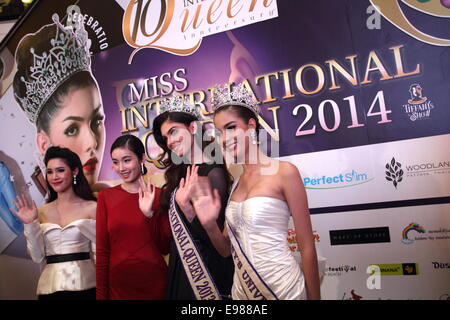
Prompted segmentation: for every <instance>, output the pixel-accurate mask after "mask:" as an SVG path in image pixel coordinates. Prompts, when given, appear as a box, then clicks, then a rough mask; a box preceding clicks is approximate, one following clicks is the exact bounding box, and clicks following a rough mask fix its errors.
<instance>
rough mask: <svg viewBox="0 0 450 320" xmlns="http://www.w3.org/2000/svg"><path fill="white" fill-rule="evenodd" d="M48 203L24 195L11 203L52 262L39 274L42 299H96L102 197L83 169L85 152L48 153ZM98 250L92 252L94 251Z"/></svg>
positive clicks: (30, 240) (32, 245)
mask: <svg viewBox="0 0 450 320" xmlns="http://www.w3.org/2000/svg"><path fill="white" fill-rule="evenodd" d="M44 162H45V166H46V180H47V187H48V190H49V195H48V200H47V203H46V204H44V205H42V206H40V207H39V208H38V207H36V204H35V203H34V201H32V205H31V206H30V205H29V204H28V202H27V200H26V199H25V197H24V196H23V195H19V196H18V199H17V201H14V204H15V206H16V207H17V210H14V209H12V208H11V211H13V212H14V213H15V214H16V215H17V216H18V217H19V218H20V220H22V222H23V223H24V225H25V236H26V239H27V249H28V252H29V254H30V256H31V258H32V260H33V261H34V262H36V263H41V262H42V261H43V260H44V259H45V262H46V265H45V267H44V269H43V271H42V273H41V276H40V277H39V282H38V286H37V294H38V298H39V299H40V300H48V299H83V300H84V299H94V300H95V283H96V282H95V262H94V259H95V213H96V207H97V203H96V198H95V197H94V196H93V195H92V192H91V189H90V187H89V184H88V181H87V180H86V177H85V176H84V174H83V167H82V165H81V161H80V158H79V157H78V156H77V154H76V153H74V152H72V151H70V150H69V149H66V148H60V147H50V148H49V149H48V150H47V152H46V154H45V159H44ZM91 252H92V255H91Z"/></svg>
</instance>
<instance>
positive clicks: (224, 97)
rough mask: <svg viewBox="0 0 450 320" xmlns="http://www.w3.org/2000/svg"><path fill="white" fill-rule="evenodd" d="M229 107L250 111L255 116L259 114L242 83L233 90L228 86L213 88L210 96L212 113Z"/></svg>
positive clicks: (256, 105)
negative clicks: (238, 107)
mask: <svg viewBox="0 0 450 320" xmlns="http://www.w3.org/2000/svg"><path fill="white" fill-rule="evenodd" d="M230 89H231V91H230ZM229 105H237V106H242V107H245V108H247V109H250V110H251V111H252V112H253V113H255V114H256V115H259V114H260V110H259V106H258V102H257V101H256V100H255V99H254V97H253V94H252V92H250V91H249V90H248V89H247V88H246V87H245V85H244V84H243V83H239V84H238V85H236V86H234V87H233V88H231V86H228V85H223V86H221V85H216V86H215V87H214V89H213V92H212V96H211V107H212V109H213V110H214V112H216V111H217V110H219V109H220V108H222V107H225V106H229Z"/></svg>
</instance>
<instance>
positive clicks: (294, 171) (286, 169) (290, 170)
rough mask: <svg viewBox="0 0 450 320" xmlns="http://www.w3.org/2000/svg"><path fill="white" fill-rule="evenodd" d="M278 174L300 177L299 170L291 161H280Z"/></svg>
mask: <svg viewBox="0 0 450 320" xmlns="http://www.w3.org/2000/svg"><path fill="white" fill-rule="evenodd" d="M280 175H281V176H282V177H284V178H286V177H293V176H297V177H300V171H299V170H298V168H297V167H296V166H295V165H293V164H292V163H290V162H287V161H280Z"/></svg>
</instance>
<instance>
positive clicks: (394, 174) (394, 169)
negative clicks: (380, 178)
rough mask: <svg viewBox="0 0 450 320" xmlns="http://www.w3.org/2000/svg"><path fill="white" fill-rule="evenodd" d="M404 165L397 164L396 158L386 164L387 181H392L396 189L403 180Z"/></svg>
mask: <svg viewBox="0 0 450 320" xmlns="http://www.w3.org/2000/svg"><path fill="white" fill-rule="evenodd" d="M403 173H404V172H403V169H402V164H401V163H400V162H397V161H396V160H395V158H394V157H392V160H391V162H390V163H386V180H387V181H391V182H392V184H393V185H394V187H395V189H397V184H398V183H399V182H401V181H402V180H403Z"/></svg>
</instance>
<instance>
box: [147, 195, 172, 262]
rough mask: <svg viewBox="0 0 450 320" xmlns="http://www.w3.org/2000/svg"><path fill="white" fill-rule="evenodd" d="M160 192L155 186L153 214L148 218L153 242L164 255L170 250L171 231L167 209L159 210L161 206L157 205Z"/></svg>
mask: <svg viewBox="0 0 450 320" xmlns="http://www.w3.org/2000/svg"><path fill="white" fill-rule="evenodd" d="M160 194H161V189H160V188H156V187H155V201H154V202H153V212H154V215H153V217H152V218H151V219H150V220H151V221H150V223H151V228H152V234H153V235H154V239H155V242H156V244H157V246H158V248H159V250H160V251H161V254H163V255H166V254H168V253H169V251H170V241H171V240H172V231H171V230H170V224H169V215H168V213H167V211H163V210H161V206H160V205H159V197H160Z"/></svg>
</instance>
